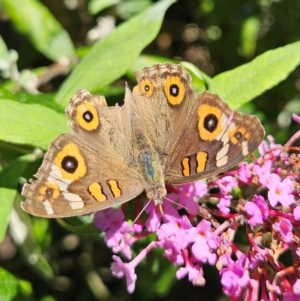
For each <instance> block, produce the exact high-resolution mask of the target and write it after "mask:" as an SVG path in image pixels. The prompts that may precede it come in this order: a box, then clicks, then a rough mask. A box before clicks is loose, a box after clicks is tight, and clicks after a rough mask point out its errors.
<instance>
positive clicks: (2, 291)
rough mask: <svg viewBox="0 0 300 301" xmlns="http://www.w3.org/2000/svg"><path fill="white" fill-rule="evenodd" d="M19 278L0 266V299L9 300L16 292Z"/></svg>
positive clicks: (2, 300) (1, 300) (0, 300)
mask: <svg viewBox="0 0 300 301" xmlns="http://www.w3.org/2000/svg"><path fill="white" fill-rule="evenodd" d="M18 287H19V280H18V279H17V278H15V277H14V276H13V275H12V274H10V273H9V272H7V271H6V270H4V269H2V268H0V301H10V300H13V298H14V297H15V296H16V295H17V293H18Z"/></svg>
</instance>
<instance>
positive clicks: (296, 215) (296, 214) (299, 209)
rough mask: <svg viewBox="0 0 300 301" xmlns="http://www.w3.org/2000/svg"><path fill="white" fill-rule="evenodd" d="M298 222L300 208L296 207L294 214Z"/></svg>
mask: <svg viewBox="0 0 300 301" xmlns="http://www.w3.org/2000/svg"><path fill="white" fill-rule="evenodd" d="M293 215H294V217H295V220H296V221H299V220H300V206H296V207H295V209H294V212H293Z"/></svg>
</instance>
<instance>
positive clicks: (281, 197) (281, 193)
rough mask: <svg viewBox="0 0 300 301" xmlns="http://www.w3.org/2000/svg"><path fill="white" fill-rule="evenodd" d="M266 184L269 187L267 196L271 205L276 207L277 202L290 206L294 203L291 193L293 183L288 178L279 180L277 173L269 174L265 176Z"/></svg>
mask: <svg viewBox="0 0 300 301" xmlns="http://www.w3.org/2000/svg"><path fill="white" fill-rule="evenodd" d="M266 186H267V188H268V189H269V191H268V198H269V201H270V204H271V206H272V207H276V206H277V204H278V203H281V204H282V205H283V206H290V205H292V204H293V203H294V201H295V200H294V196H293V195H292V192H293V189H294V185H293V181H292V180H291V179H290V178H286V179H284V180H282V181H281V178H280V177H279V176H278V175H277V174H271V175H269V176H268V178H267V181H266Z"/></svg>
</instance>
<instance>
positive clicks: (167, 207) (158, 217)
mask: <svg viewBox="0 0 300 301" xmlns="http://www.w3.org/2000/svg"><path fill="white" fill-rule="evenodd" d="M168 198H170V199H173V198H174V196H172V195H171V194H168ZM161 208H162V211H161V210H160V208H159V206H156V205H155V203H154V202H151V203H150V204H149V205H148V206H147V208H146V209H145V211H146V212H147V213H149V216H148V218H147V220H146V222H145V225H146V227H147V229H148V230H149V231H150V232H155V231H157V229H158V228H159V227H160V225H161V221H162V220H164V221H169V220H170V219H172V218H173V217H179V213H178V211H177V210H176V209H175V208H174V207H173V204H172V203H171V202H170V201H168V200H167V199H164V201H163V202H162V204H161Z"/></svg>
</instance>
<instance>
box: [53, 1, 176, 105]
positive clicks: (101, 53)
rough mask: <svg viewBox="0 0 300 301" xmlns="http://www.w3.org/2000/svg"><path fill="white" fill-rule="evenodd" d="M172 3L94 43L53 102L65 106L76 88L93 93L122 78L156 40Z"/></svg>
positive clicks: (164, 3)
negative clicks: (144, 49)
mask: <svg viewBox="0 0 300 301" xmlns="http://www.w3.org/2000/svg"><path fill="white" fill-rule="evenodd" d="M172 3H174V0H164V1H159V2H157V3H156V4H154V5H153V6H152V7H150V8H149V9H147V10H146V11H144V12H143V13H140V14H138V15H136V16H135V17H133V18H132V19H130V20H129V21H127V22H124V23H123V24H121V25H120V26H118V27H117V28H116V29H115V30H114V31H113V32H112V33H111V34H110V35H109V36H107V37H106V38H104V39H103V40H101V41H99V42H97V43H96V44H95V45H94V46H93V47H92V49H91V51H90V52H89V53H88V54H87V55H86V56H85V57H84V59H83V60H82V61H81V62H80V63H79V64H78V66H77V67H76V68H75V69H74V70H73V72H72V74H71V75H70V77H69V78H68V79H67V80H66V81H65V82H64V84H63V85H62V87H61V89H60V91H59V92H58V94H57V96H56V101H57V102H59V103H63V104H66V103H67V102H68V101H69V98H70V97H71V96H72V95H73V94H74V92H75V91H76V90H77V89H78V88H86V89H87V90H89V91H91V92H95V91H96V90H99V89H101V88H102V87H104V86H106V85H108V84H109V83H111V82H112V81H114V80H116V79H117V78H119V77H120V76H121V75H123V74H124V73H125V72H126V70H127V69H128V68H129V67H130V66H131V64H132V63H133V62H134V61H135V59H136V58H137V57H138V56H139V54H140V53H141V51H142V49H143V48H145V47H146V46H147V45H148V44H149V43H150V42H151V41H152V40H153V39H154V38H155V37H156V35H157V33H158V31H159V29H160V27H161V24H162V21H163V17H164V14H165V11H166V10H167V8H168V7H169V6H170V5H171V4H172Z"/></svg>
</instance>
